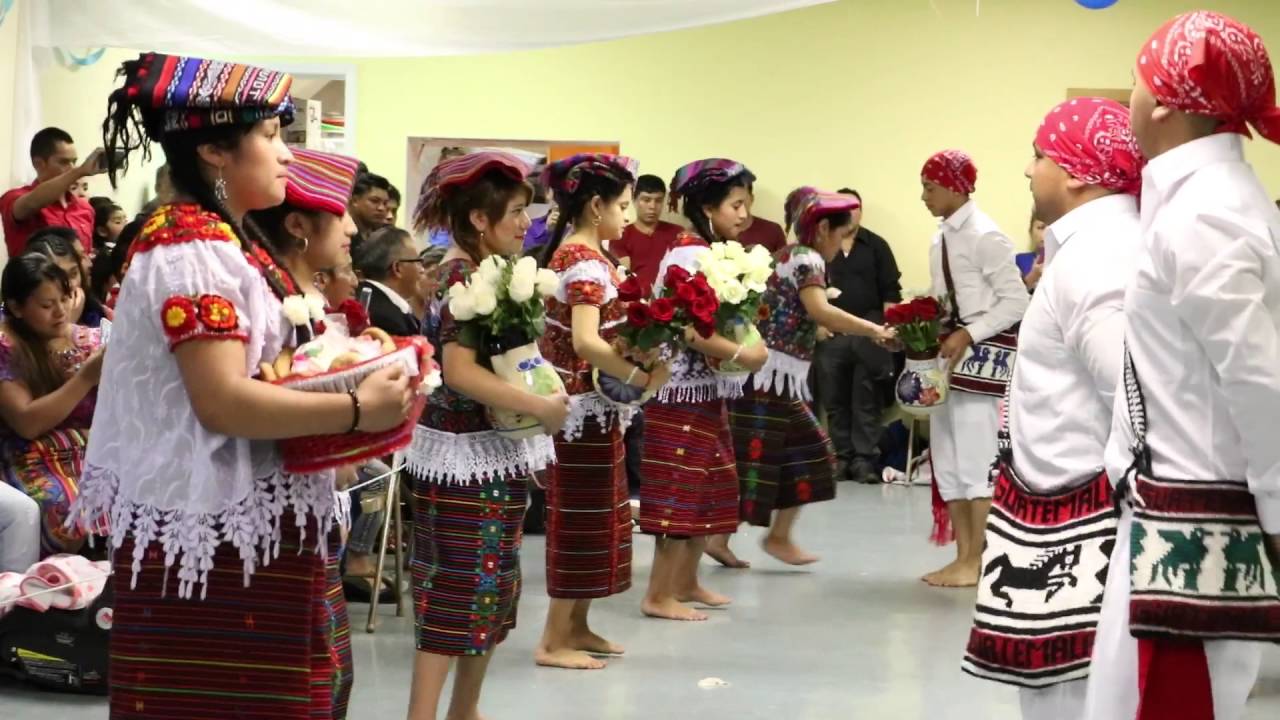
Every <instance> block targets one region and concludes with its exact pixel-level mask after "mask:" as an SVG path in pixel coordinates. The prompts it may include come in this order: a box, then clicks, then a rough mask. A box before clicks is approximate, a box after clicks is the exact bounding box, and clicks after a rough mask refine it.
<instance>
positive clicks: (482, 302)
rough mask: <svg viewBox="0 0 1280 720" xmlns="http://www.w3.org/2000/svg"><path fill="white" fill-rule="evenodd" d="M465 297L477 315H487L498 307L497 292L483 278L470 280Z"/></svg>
mask: <svg viewBox="0 0 1280 720" xmlns="http://www.w3.org/2000/svg"><path fill="white" fill-rule="evenodd" d="M467 297H469V298H470V299H471V303H472V305H473V306H474V307H475V313H476V314H477V315H489V314H490V313H492V312H493V311H494V310H496V309H497V307H498V292H497V290H496V289H494V287H493V285H491V284H489V283H488V282H486V281H485V279H484V278H483V277H479V278H473V279H472V281H471V286H470V287H469V288H467Z"/></svg>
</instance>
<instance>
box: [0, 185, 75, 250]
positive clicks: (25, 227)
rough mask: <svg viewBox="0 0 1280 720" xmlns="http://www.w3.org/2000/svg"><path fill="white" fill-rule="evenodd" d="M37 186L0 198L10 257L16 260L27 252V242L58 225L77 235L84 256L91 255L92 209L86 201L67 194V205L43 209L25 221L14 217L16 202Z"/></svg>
mask: <svg viewBox="0 0 1280 720" xmlns="http://www.w3.org/2000/svg"><path fill="white" fill-rule="evenodd" d="M35 187H36V183H31V184H30V185H26V186H24V187H20V188H14V189H12V190H10V191H9V192H7V193H5V194H4V195H0V221H3V223H4V244H5V247H6V248H8V250H9V257H17V256H19V255H21V254H22V252H23V251H24V250H26V249H27V240H28V239H29V238H30V237H31V235H32V234H33V233H35V231H37V230H39V229H40V228H46V227H54V226H57V225H61V226H64V227H69V228H71V229H72V230H75V231H76V234H77V235H79V236H80V242H81V244H82V245H84V250H85V252H92V251H93V206H92V205H90V204H89V202H88V201H87V200H83V199H81V198H78V197H76V196H75V195H72V194H71V193H67V196H66V198H65V202H66V204H65V205H64V204H63V203H60V202H56V203H53V204H52V205H48V206H46V207H42V208H40V209H39V210H37V211H36V212H35V213H34V214H33V215H32V216H31V217H29V218H27V219H26V220H18V219H17V218H15V217H14V216H13V205H14V203H16V202H18V198H20V197H22V196H23V195H26V194H27V193H29V192H31V191H32V190H34V189H35Z"/></svg>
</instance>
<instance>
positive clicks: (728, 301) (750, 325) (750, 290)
mask: <svg viewBox="0 0 1280 720" xmlns="http://www.w3.org/2000/svg"><path fill="white" fill-rule="evenodd" d="M698 269H699V270H701V271H702V273H703V274H704V275H706V277H707V284H708V285H710V286H711V289H712V290H714V291H715V293H716V297H717V298H718V299H719V300H720V308H719V309H718V310H717V311H716V330H718V331H719V332H720V334H721V335H724V336H725V337H727V338H731V339H733V340H735V341H737V342H738V343H739V344H742V345H754V344H756V343H758V342H760V340H761V338H760V332H759V330H757V329H756V323H757V322H759V321H761V320H763V319H765V317H767V316H766V315H762V313H767V312H768V310H767V308H765V307H764V305H763V300H764V293H765V290H767V289H768V286H769V277H770V276H771V275H773V256H771V255H770V254H769V251H768V249H767V248H765V247H763V246H760V245H757V246H755V247H753V248H751V250H750V251H748V250H746V249H745V248H743V247H742V244H741V243H739V242H737V241H736V240H729V241H727V242H717V243H712V244H711V247H709V248H707V249H705V250H703V251H702V253H701V254H700V255H699V257H698ZM711 364H712V367H713V368H714V369H716V370H717V371H719V372H722V373H728V374H739V373H744V372H746V368H744V367H742V366H740V365H738V364H737V363H730V362H720V363H718V364H717V363H716V362H714V361H713V362H712V363H711Z"/></svg>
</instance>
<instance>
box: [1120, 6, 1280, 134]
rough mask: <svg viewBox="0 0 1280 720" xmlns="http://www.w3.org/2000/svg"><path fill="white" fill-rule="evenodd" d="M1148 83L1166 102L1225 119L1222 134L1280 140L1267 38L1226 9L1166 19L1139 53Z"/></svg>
mask: <svg viewBox="0 0 1280 720" xmlns="http://www.w3.org/2000/svg"><path fill="white" fill-rule="evenodd" d="M1138 72H1139V73H1140V74H1141V75H1142V82H1143V83H1144V84H1145V85H1146V86H1147V88H1148V89H1149V90H1151V94H1152V95H1154V96H1155V98H1156V99H1157V100H1159V101H1160V102H1161V103H1162V104H1163V105H1166V106H1168V107H1171V108H1174V109H1175V110H1182V111H1184V112H1189V113H1195V114H1197V115H1207V116H1209V117H1211V118H1216V119H1218V120H1221V121H1222V123H1223V124H1222V126H1221V128H1219V131H1220V132H1234V133H1241V134H1243V135H1245V136H1247V137H1252V135H1250V133H1249V128H1248V127H1247V126H1248V125H1252V126H1253V127H1254V128H1255V129H1257V131H1258V132H1259V133H1260V134H1261V135H1262V136H1263V137H1265V138H1266V139H1268V140H1270V141H1271V142H1275V143H1280V109H1278V108H1276V83H1275V76H1274V74H1273V71H1272V68H1271V59H1270V58H1269V57H1268V56H1267V48H1266V47H1265V46H1264V45H1263V44H1262V38H1260V37H1258V34H1257V33H1255V32H1254V31H1253V30H1251V29H1249V27H1248V26H1246V25H1244V24H1242V23H1240V22H1237V21H1235V20H1232V19H1231V18H1229V17H1227V16H1226V15H1222V14H1220V13H1215V12H1208V11H1203V10H1202V11H1198V12H1191V13H1186V14H1183V15H1179V16H1178V17H1176V18H1174V19H1172V20H1170V21H1169V22H1167V23H1165V24H1164V26H1163V27H1161V28H1160V29H1159V30H1157V31H1156V33H1155V35H1152V36H1151V39H1150V40H1148V41H1147V43H1146V44H1145V45H1143V46H1142V52H1141V53H1140V54H1139V55H1138Z"/></svg>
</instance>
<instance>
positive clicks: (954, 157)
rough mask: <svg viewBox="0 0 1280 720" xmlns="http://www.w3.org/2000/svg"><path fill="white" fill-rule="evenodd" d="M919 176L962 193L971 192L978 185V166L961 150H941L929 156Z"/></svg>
mask: <svg viewBox="0 0 1280 720" xmlns="http://www.w3.org/2000/svg"><path fill="white" fill-rule="evenodd" d="M920 176H921V177H923V178H924V179H925V180H928V181H929V182H931V183H933V184H935V185H941V186H942V187H944V188H946V189H948V190H950V191H952V192H958V193H960V194H962V195H968V194H970V193H972V192H973V191H974V190H975V189H976V188H977V186H978V166H977V165H974V164H973V158H971V157H969V155H968V154H967V153H965V152H964V151H963V150H943V151H942V152H940V153H938V154H936V155H934V156H933V157H931V158H929V162H926V163H925V164H924V169H923V170H921V171H920Z"/></svg>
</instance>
